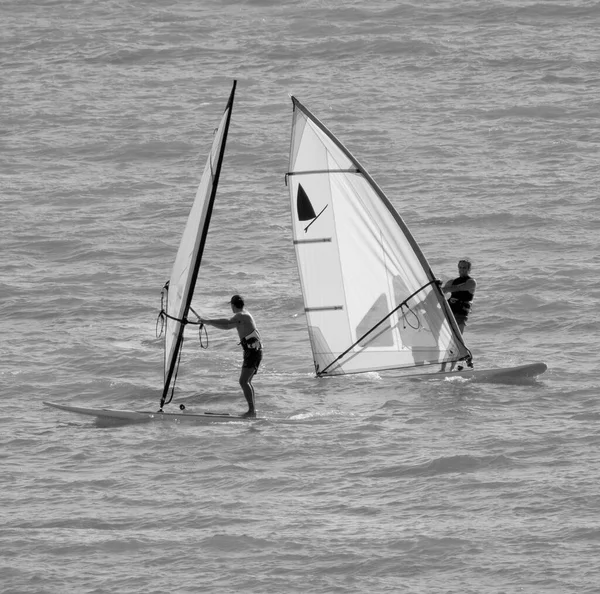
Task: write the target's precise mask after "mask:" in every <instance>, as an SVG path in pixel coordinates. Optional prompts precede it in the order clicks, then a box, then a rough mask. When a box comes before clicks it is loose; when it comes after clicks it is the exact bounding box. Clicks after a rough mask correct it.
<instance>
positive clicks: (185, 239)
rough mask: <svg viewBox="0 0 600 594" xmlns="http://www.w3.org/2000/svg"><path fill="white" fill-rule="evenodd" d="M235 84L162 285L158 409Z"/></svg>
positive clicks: (169, 381)
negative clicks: (163, 308)
mask: <svg viewBox="0 0 600 594" xmlns="http://www.w3.org/2000/svg"><path fill="white" fill-rule="evenodd" d="M236 84H237V81H233V87H232V89H231V93H230V95H229V100H228V102H227V106H226V107H225V111H224V112H223V115H222V117H221V120H220V122H219V126H218V128H217V130H216V131H215V134H214V137H213V143H212V146H211V150H210V153H209V156H208V158H207V160H206V164H205V166H204V171H203V173H202V177H201V179H200V184H199V186H198V189H197V191H196V197H195V199H194V203H193V204H192V208H191V210H190V213H189V216H188V219H187V222H186V225H185V229H184V232H183V235H182V237H181V241H180V243H179V248H178V250H177V255H176V257H175V262H174V264H173V268H172V270H171V276H170V278H169V281H168V282H167V284H166V285H165V288H166V289H167V305H166V312H165V313H166V316H165V318H166V327H165V361H164V363H165V371H164V387H163V394H162V397H161V409H162V407H163V405H164V404H165V402H167V397H168V394H169V391H170V390H171V393H172V389H173V387H174V382H175V378H176V375H177V366H178V361H179V357H180V354H181V348H182V344H183V336H184V330H185V326H186V324H187V316H188V313H189V311H190V309H191V303H192V297H193V295H194V289H195V286H196V282H197V279H198V273H199V270H200V264H201V261H202V254H203V252H204V245H205V243H206V237H207V234H208V227H209V224H210V219H211V215H212V210H213V204H214V201H215V197H216V193H217V186H218V183H219V176H220V173H221V165H222V163H223V157H224V154H225V144H226V141H227V133H228V131H229V123H230V120H231V111H232V109H233V100H234V96H235V88H236Z"/></svg>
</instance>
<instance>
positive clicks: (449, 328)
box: [286, 97, 470, 376]
mask: <svg viewBox="0 0 600 594" xmlns="http://www.w3.org/2000/svg"><path fill="white" fill-rule="evenodd" d="M292 103H293V121H292V140H291V150H290V162H289V171H288V174H287V176H286V180H287V184H288V187H289V190H290V198H291V211H292V229H293V239H294V246H295V250H296V258H297V262H298V270H299V275H300V283H301V286H302V293H303V298H304V306H305V312H306V320H307V324H308V334H309V338H310V343H311V347H312V351H313V357H314V365H315V371H316V374H317V375H319V376H322V375H340V374H346V373H360V372H367V371H380V370H385V369H401V368H411V367H418V366H423V365H433V364H440V363H444V362H446V363H449V362H454V361H460V360H463V359H467V358H469V357H470V352H469V349H468V348H467V347H466V345H465V343H464V340H463V338H462V336H461V333H460V330H459V328H458V326H457V324H456V321H455V319H454V316H453V315H452V312H451V311H450V309H449V306H448V303H447V302H446V300H445V298H444V295H443V293H442V291H441V288H440V283H439V281H438V280H437V279H436V278H435V276H434V274H433V272H432V271H431V268H430V266H429V264H428V263H427V260H426V259H425V256H424V255H423V252H422V251H421V249H420V247H419V245H418V244H417V242H416V241H415V239H414V237H413V236H412V235H411V233H410V231H409V230H408V227H407V226H406V224H405V223H404V221H403V220H402V218H401V217H400V215H399V214H398V212H397V211H396V210H395V209H394V207H393V206H392V204H391V202H390V201H389V200H388V198H387V197H386V196H385V194H384V193H383V192H382V190H381V189H380V188H379V186H378V185H377V184H376V183H375V182H374V181H373V179H372V178H371V176H370V175H369V174H368V173H367V171H366V170H365V169H364V168H363V167H362V166H361V165H360V163H359V162H358V161H357V160H356V159H355V158H354V157H353V156H352V155H351V154H350V152H349V151H348V150H347V149H346V148H345V147H344V146H343V144H342V143H341V142H340V141H339V140H338V139H337V138H336V137H335V136H334V135H333V134H332V133H331V132H330V131H329V130H328V129H327V128H326V127H325V126H324V125H323V124H322V123H321V122H320V121H319V120H318V119H317V118H316V117H315V116H314V115H313V114H312V113H311V112H310V111H309V110H308V109H306V107H304V106H303V105H302V104H301V103H300V102H299V101H298V100H297V99H296V98H295V97H292Z"/></svg>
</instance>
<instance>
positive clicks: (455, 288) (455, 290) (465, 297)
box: [440, 258, 477, 371]
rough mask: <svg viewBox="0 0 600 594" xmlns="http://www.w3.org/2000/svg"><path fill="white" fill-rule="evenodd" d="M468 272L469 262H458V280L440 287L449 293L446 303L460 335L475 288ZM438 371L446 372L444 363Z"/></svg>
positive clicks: (463, 329)
mask: <svg viewBox="0 0 600 594" xmlns="http://www.w3.org/2000/svg"><path fill="white" fill-rule="evenodd" d="M470 272H471V261H470V260H468V259H466V258H463V259H462V260H460V261H459V262H458V274H459V276H458V278H455V279H454V280H449V281H447V282H446V283H445V284H444V285H443V286H442V291H443V292H444V293H450V298H449V299H448V303H449V305H450V309H451V310H452V313H453V314H454V318H455V319H456V323H457V325H458V328H459V330H460V333H461V334H462V333H463V332H464V331H465V326H466V325H467V319H468V317H469V313H470V312H471V302H472V301H473V297H474V295H475V289H476V288H477V282H476V281H475V279H474V278H471V277H470V276H469V273H470ZM454 365H455V363H452V367H451V368H450V371H452V370H453V369H454ZM471 367H472V365H471ZM440 371H446V364H445V363H442V368H441V369H440Z"/></svg>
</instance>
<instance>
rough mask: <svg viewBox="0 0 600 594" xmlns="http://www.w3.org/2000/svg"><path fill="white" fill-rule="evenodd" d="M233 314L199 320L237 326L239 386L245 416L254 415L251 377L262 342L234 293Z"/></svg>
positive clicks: (226, 326) (249, 315)
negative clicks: (245, 406)
mask: <svg viewBox="0 0 600 594" xmlns="http://www.w3.org/2000/svg"><path fill="white" fill-rule="evenodd" d="M229 303H230V304H231V311H232V312H233V316H232V317H231V318H229V319H227V318H217V319H212V320H211V319H207V318H200V322H201V323H203V324H208V325H209V326H214V327H215V328H219V329H220V330H232V329H233V328H237V331H238V336H239V337H240V344H241V345H242V348H243V349H244V360H243V362H242V371H241V373H240V386H241V388H242V390H243V392H244V396H245V398H246V401H247V402H248V412H247V413H246V414H244V416H245V417H255V416H256V408H255V406H254V386H253V385H252V378H253V377H254V374H255V373H256V372H257V371H258V368H259V366H260V362H261V361H262V343H261V340H260V334H259V332H258V329H257V328H256V323H255V322H254V318H253V317H252V315H251V314H250V313H248V311H247V310H246V308H245V303H244V299H243V298H242V297H241V296H240V295H234V296H233V297H232V298H231V300H230V302H229Z"/></svg>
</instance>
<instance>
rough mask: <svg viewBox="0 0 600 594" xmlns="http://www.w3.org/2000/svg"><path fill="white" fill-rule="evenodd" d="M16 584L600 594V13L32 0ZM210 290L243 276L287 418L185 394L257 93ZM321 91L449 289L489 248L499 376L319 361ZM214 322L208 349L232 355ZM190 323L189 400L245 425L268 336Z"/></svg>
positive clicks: (6, 258)
mask: <svg viewBox="0 0 600 594" xmlns="http://www.w3.org/2000/svg"><path fill="white" fill-rule="evenodd" d="M0 21H1V23H2V25H1V26H2V37H1V38H0V60H1V63H2V77H1V80H2V87H1V89H2V90H1V93H0V108H1V109H0V134H1V136H0V138H1V146H2V150H1V151H0V166H1V167H0V176H1V177H0V184H1V185H0V192H1V196H0V221H1V225H2V232H1V234H0V248H1V252H2V258H1V260H0V272H1V274H0V284H1V288H2V342H1V351H0V356H1V368H0V369H1V371H0V378H1V395H0V396H1V398H0V426H1V428H2V432H1V446H2V447H1V449H0V455H1V456H2V467H1V468H2V471H1V472H0V485H1V491H0V519H1V524H0V548H1V550H2V555H1V560H0V575H1V578H0V580H1V586H0V589H1V590H2V592H4V593H6V594H8V593H10V594H29V593H36V594H37V593H55V592H57V593H58V592H60V593H63V592H76V593H86V592H89V593H92V592H93V593H105V592H106V593H107V592H115V593H116V592H118V593H119V594H126V593H138V592H143V593H165V592H173V593H188V592H190V593H191V592H214V593H219V594H220V593H228V592H264V593H281V592H311V593H312V592H315V593H318V592H323V593H329V592H410V593H419V594H432V593H442V592H443V593H447V592H452V593H461V594H462V593H473V594H479V593H482V592H485V593H513V592H527V593H530V592H531V593H539V592H544V593H565V592H569V593H571V592H572V593H578V594H581V593H591V592H597V591H599V590H600V569H599V568H598V557H599V553H600V526H599V523H598V514H599V511H600V504H599V501H598V473H599V471H600V455H599V446H600V438H599V422H600V406H599V405H598V383H599V379H600V370H599V366H598V350H599V348H600V336H599V330H600V317H599V313H598V309H599V301H600V277H599V271H600V256H599V255H598V228H599V225H600V216H599V207H598V188H599V187H600V175H599V167H598V157H599V138H600V119H599V109H600V99H599V97H600V88H599V87H600V84H599V83H600V78H599V75H598V72H599V70H600V37H599V36H598V30H599V29H600V5H599V4H598V3H597V2H592V1H588V0H570V1H569V2H567V1H564V2H558V1H557V2H536V1H529V0H490V1H486V2H473V1H459V0H440V1H436V2H431V1H425V2H391V1H390V0H371V1H369V2H358V1H353V0H342V1H340V2H333V1H325V0H308V1H302V2H295V1H289V0H284V1H281V0H279V1H278V2H274V1H271V0H246V1H234V0H228V1H225V2H221V1H216V0H215V1H208V0H201V1H192V0H175V1H172V2H167V1H166V0H156V1H155V2H142V1H140V0H125V1H123V2H116V1H110V0H106V1H104V0H103V1H100V2H97V1H96V2H92V1H91V0H78V1H74V0H65V1H63V2H53V1H50V0H37V1H23V0H4V1H3V2H2V3H1V5H0ZM234 79H237V80H238V88H237V96H236V100H235V105H234V108H233V118H232V122H231V128H230V133H229V139H228V144H227V152H226V156H225V161H224V165H223V170H222V174H221V182H220V185H219V192H218V196H217V201H216V204H215V210H214V214H213V221H212V226H211V229H210V233H209V236H208V241H207V245H206V251H205V254H204V259H203V266H202V271H201V275H200V279H199V282H198V287H197V291H196V296H195V300H194V307H195V309H196V310H197V311H200V312H202V313H203V314H204V315H206V316H209V317H225V316H228V315H229V313H230V310H229V309H228V305H227V302H228V300H229V298H230V296H231V295H232V294H234V293H240V294H242V295H243V296H244V297H245V298H246V301H247V304H248V308H249V310H250V311H251V312H252V313H253V315H254V316H255V319H256V321H257V323H258V326H259V328H260V330H261V333H262V336H263V339H264V343H265V357H264V363H263V366H262V367H261V369H260V372H259V374H258V375H257V376H256V378H255V380H254V385H255V388H256V392H257V405H258V409H259V412H260V414H261V415H263V416H264V417H266V420H264V421H259V422H255V423H228V424H213V425H207V426H190V425H168V424H162V423H158V424H150V425H124V426H98V425H97V424H95V423H94V421H93V420H92V419H91V418H90V419H88V418H86V417H78V416H75V415H69V414H67V413H60V412H58V411H56V410H54V409H49V408H47V407H45V406H44V405H43V401H46V400H49V401H55V402H61V403H65V404H78V405H81V406H89V407H113V408H138V409H139V408H142V409H144V408H145V409H149V410H154V409H156V408H158V403H159V400H160V396H161V387H162V372H163V370H162V341H161V339H160V338H157V337H156V316H157V314H158V311H159V308H160V289H161V287H162V286H163V284H164V282H165V281H166V280H167V279H168V276H169V272H170V269H171V266H172V263H173V260H174V256H175V253H176V250H177V245H178V242H179V238H180V236H181V233H182V231H183V226H184V224H185V220H186V217H187V214H188V212H189V208H190V205H191V203H192V201H193V198H194V194H195V187H196V185H197V184H198V182H199V178H200V174H201V171H202V168H203V166H204V161H205V159H206V155H207V152H208V150H209V147H210V144H211V141H212V134H213V131H214V129H215V128H216V126H217V125H218V122H219V119H220V117H221V114H222V112H223V109H224V107H225V103H226V100H227V97H228V95H229V91H230V89H231V85H232V81H233V80H234ZM289 94H293V95H295V96H297V97H298V98H299V99H300V100H301V101H302V102H303V103H304V104H305V105H306V106H307V107H308V108H309V109H310V110H311V111H312V112H313V113H315V115H317V117H319V118H320V119H321V120H322V121H323V122H324V123H325V124H326V125H327V126H328V127H329V128H330V129H331V130H332V131H333V132H334V133H335V134H336V135H337V136H338V137H339V138H340V140H341V141H342V142H344V143H345V145H346V146H347V147H348V149H349V150H350V151H351V152H352V153H353V154H354V155H355V156H356V157H357V158H358V159H359V160H360V161H361V163H362V164H363V165H364V166H365V167H366V168H367V170H368V171H369V173H370V174H371V175H372V176H373V177H374V178H375V180H376V181H377V182H378V184H379V185H380V186H381V187H382V189H383V190H384V191H385V192H386V194H387V195H388V197H389V199H390V201H391V202H392V203H393V204H394V206H395V207H396V208H397V210H398V211H399V212H400V214H401V216H402V217H403V219H404V221H405V223H406V224H407V225H408V227H409V228H410V229H411V231H412V233H413V235H414V236H415V238H416V240H417V241H418V242H419V244H420V246H421V248H422V250H423V252H424V253H425V255H426V257H427V259H428V261H429V263H430V265H431V267H432V269H433V270H434V272H435V273H436V275H437V276H438V277H439V278H440V279H442V280H447V279H449V278H453V277H454V276H456V275H457V270H456V264H457V262H458V260H459V259H460V258H462V257H464V256H468V257H470V258H472V261H473V270H472V274H473V276H474V277H475V278H476V279H477V282H478V289H477V295H476V299H475V304H474V308H473V313H472V316H471V319H470V321H469V325H468V327H467V330H466V334H465V340H466V341H467V343H468V345H469V347H470V348H471V350H472V351H473V354H474V356H475V361H476V365H477V366H478V367H499V366H509V365H518V364H521V363H526V362H533V361H545V362H546V363H547V364H548V366H549V370H548V372H547V373H545V374H544V375H542V376H541V377H539V378H538V380H537V381H534V382H530V383H527V384H516V385H507V384H478V383H472V382H465V381H437V382H421V383H415V382H408V381H406V380H405V379H404V378H403V377H402V375H401V374H399V373H396V372H393V373H381V374H365V375H357V376H348V377H342V378H337V379H333V378H332V379H326V380H323V379H316V378H315V377H314V369H313V367H312V356H311V351H310V346H309V343H308V335H307V330H306V323H305V318H304V313H303V303H302V298H301V291H300V285H299V280H298V274H297V268H296V261H295V255H294V251H293V245H292V240H291V225H290V210H289V197H288V191H287V188H286V187H285V182H284V177H285V173H286V172H287V167H288V163H287V159H288V154H289V142H290V126H291V114H292V104H291V101H290V99H289V96H288V95H289ZM204 342H206V341H204ZM236 343H237V340H236V336H235V335H234V333H231V332H223V331H219V330H216V329H214V328H209V336H208V348H207V349H202V348H200V344H199V340H198V335H197V333H196V330H195V329H193V328H191V329H190V330H188V331H187V333H186V343H185V347H184V352H183V357H182V361H181V367H180V371H179V379H178V390H177V392H176V402H177V403H179V402H184V403H185V404H186V406H187V408H188V410H191V411H195V412H201V411H203V410H214V411H228V412H232V413H239V412H242V411H244V410H245V403H244V400H243V398H242V395H241V391H240V389H239V386H238V384H237V376H238V370H239V365H240V360H241V351H240V349H239V347H238V346H237V344H236Z"/></svg>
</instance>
